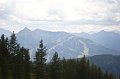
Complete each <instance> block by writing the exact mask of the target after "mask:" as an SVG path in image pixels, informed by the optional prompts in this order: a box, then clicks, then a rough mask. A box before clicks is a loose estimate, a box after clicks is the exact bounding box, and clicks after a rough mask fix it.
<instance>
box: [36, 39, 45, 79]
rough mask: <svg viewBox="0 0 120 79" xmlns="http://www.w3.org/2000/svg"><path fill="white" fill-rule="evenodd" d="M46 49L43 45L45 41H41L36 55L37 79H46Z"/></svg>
mask: <svg viewBox="0 0 120 79" xmlns="http://www.w3.org/2000/svg"><path fill="white" fill-rule="evenodd" d="M45 56H46V47H44V45H43V41H42V40H41V41H40V45H39V48H38V49H37V52H36V54H35V76H36V79H45V76H46V74H45V71H46V63H45V62H46V58H45Z"/></svg>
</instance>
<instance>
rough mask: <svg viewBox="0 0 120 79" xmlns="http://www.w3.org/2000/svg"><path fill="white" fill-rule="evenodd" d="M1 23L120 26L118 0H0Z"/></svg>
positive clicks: (74, 28)
mask: <svg viewBox="0 0 120 79" xmlns="http://www.w3.org/2000/svg"><path fill="white" fill-rule="evenodd" d="M0 27H1V28H7V29H10V30H20V29H22V28H24V27H29V28H31V29H35V28H41V29H45V30H52V31H67V32H81V31H87V32H90V31H96V30H101V29H102V30H108V31H111V30H120V0H0ZM68 29H69V30H68ZM83 29H84V30H83ZM95 29H96V30H95Z"/></svg>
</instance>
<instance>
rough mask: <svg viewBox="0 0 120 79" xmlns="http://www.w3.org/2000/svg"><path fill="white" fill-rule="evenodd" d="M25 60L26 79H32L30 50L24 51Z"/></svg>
mask: <svg viewBox="0 0 120 79" xmlns="http://www.w3.org/2000/svg"><path fill="white" fill-rule="evenodd" d="M24 52H25V53H24V60H25V66H24V67H25V79H30V70H31V66H30V56H29V50H28V49H24Z"/></svg>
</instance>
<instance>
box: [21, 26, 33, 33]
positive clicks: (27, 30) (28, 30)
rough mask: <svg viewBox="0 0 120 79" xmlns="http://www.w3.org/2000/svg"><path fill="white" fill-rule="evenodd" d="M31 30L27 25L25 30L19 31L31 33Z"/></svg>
mask: <svg viewBox="0 0 120 79" xmlns="http://www.w3.org/2000/svg"><path fill="white" fill-rule="evenodd" d="M30 32H31V30H30V29H28V28H27V27H25V28H24V29H23V30H21V31H20V32H19V33H30Z"/></svg>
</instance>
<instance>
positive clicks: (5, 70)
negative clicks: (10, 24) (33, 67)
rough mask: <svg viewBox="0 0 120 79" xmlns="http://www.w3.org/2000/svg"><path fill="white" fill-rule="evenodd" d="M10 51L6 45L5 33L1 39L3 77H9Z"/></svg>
mask: <svg viewBox="0 0 120 79" xmlns="http://www.w3.org/2000/svg"><path fill="white" fill-rule="evenodd" d="M8 58H9V52H8V49H7V45H6V39H5V37H4V34H3V35H2V36H1V39H0V68H1V78H2V79H7V77H8V67H9V62H8V61H9V60H8Z"/></svg>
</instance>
